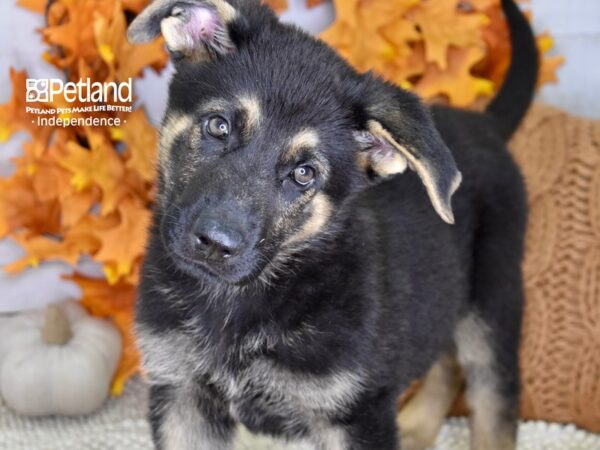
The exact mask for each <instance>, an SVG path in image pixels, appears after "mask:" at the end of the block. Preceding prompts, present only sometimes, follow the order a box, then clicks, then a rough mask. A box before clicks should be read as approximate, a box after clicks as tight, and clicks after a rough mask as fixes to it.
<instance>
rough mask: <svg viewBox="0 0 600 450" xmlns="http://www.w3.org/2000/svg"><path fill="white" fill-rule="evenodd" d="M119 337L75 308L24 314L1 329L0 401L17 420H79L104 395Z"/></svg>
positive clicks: (116, 356)
mask: <svg viewBox="0 0 600 450" xmlns="http://www.w3.org/2000/svg"><path fill="white" fill-rule="evenodd" d="M120 355H121V336H120V334H119V332H118V331H117V330H116V328H115V327H114V326H113V325H112V324H111V323H109V322H107V321H105V320H101V319H98V318H95V317H91V316H90V315H88V313H87V312H86V311H85V310H84V309H83V308H82V307H81V306H80V305H78V304H77V303H76V302H65V303H62V304H60V305H50V306H48V307H47V308H46V310H44V311H34V312H25V313H21V314H18V315H16V316H14V317H11V318H9V319H8V320H6V321H3V322H2V324H1V325H0V395H1V396H2V397H3V398H4V400H5V401H6V404H7V405H8V406H10V407H11V408H13V409H14V410H15V411H17V412H18V413H21V414H26V415H32V416H41V415H48V414H59V415H68V416H71V415H78V414H87V413H90V412H92V411H95V410H96V409H98V408H99V407H100V405H102V403H103V402H104V399H105V398H106V396H107V395H108V391H109V387H110V382H111V379H112V377H113V374H114V372H115V369H116V367H117V363H118V361H119V357H120Z"/></svg>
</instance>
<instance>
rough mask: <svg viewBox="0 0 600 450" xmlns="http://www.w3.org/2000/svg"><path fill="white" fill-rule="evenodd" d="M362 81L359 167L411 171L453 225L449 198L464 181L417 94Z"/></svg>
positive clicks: (357, 136)
mask: <svg viewBox="0 0 600 450" xmlns="http://www.w3.org/2000/svg"><path fill="white" fill-rule="evenodd" d="M363 82H364V84H363V86H362V88H361V89H360V99H359V100H358V102H357V103H358V106H359V110H358V113H359V120H360V122H361V125H360V127H359V130H357V131H356V132H355V139H356V141H357V143H358V144H359V148H360V151H359V163H360V164H361V165H362V166H363V167H364V168H365V169H367V170H369V171H370V172H372V173H374V174H376V175H379V176H388V175H392V174H396V173H401V172H404V170H405V169H406V168H407V167H410V168H411V169H412V170H414V171H415V172H417V174H418V175H419V177H420V178H421V181H422V182H423V184H424V185H425V188H426V190H427V194H428V195H429V198H430V200H431V203H432V204H433V207H434V208H435V210H436V212H437V213H438V214H439V216H440V217H441V218H442V219H443V220H444V221H446V222H448V223H454V214H453V213H452V206H451V198H452V195H453V194H454V192H455V191H456V189H457V188H458V186H459V185H460V182H461V179H462V177H461V174H460V172H459V171H458V169H457V168H456V163H455V161H454V158H453V157H452V154H451V153H450V150H448V147H446V144H444V142H443V141H442V138H441V136H440V135H439V133H438V131H437V130H436V128H435V125H434V124H433V121H432V120H431V117H430V116H429V114H428V112H427V110H426V109H425V108H424V106H423V105H422V104H421V102H420V101H419V100H418V99H417V97H416V96H414V95H412V94H410V93H408V92H406V91H403V90H401V89H399V88H397V87H396V86H393V85H391V84H388V83H385V82H383V81H381V80H378V79H374V78H372V77H371V76H370V75H367V76H365V78H364V80H363Z"/></svg>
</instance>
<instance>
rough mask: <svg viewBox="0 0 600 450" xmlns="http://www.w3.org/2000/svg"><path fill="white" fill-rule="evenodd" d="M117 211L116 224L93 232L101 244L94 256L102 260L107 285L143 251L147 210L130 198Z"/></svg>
mask: <svg viewBox="0 0 600 450" xmlns="http://www.w3.org/2000/svg"><path fill="white" fill-rule="evenodd" d="M118 211H119V216H120V222H119V225H118V226H116V227H114V228H110V229H108V230H104V231H96V232H95V235H96V236H97V237H98V239H100V241H101V242H102V245H101V248H100V250H99V251H98V252H97V253H96V254H95V255H94V259H95V260H97V261H100V262H102V263H103V265H104V274H105V275H106V278H107V280H108V283H109V284H115V283H116V282H117V281H118V280H119V279H121V278H122V277H124V276H127V275H129V274H130V273H131V272H132V270H133V267H134V262H135V260H136V259H138V258H141V257H142V255H143V254H144V249H145V245H146V235H147V231H148V226H149V223H150V211H148V209H146V208H144V207H143V206H142V205H138V204H136V203H135V202H134V201H133V200H130V199H126V200H124V201H122V202H121V204H120V205H119V207H118Z"/></svg>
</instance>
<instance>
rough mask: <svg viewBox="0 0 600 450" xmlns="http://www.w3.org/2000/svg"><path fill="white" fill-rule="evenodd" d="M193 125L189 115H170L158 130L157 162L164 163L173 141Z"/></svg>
mask: <svg viewBox="0 0 600 450" xmlns="http://www.w3.org/2000/svg"><path fill="white" fill-rule="evenodd" d="M193 123H194V119H193V118H192V116H189V115H183V114H182V115H179V114H176V115H171V116H169V117H168V118H167V120H166V121H165V124H164V125H163V126H162V128H161V129H160V145H159V161H166V159H167V158H168V157H169V153H170V152H171V147H172V146H173V143H174V142H175V140H176V139H177V138H178V137H179V135H180V134H181V133H183V132H184V131H185V130H186V129H187V128H190V127H191V126H192V125H193Z"/></svg>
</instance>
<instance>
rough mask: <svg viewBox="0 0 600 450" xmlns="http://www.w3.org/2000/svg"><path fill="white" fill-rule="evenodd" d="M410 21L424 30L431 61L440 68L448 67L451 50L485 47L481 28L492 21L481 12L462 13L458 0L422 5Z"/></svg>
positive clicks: (438, 1)
mask: <svg viewBox="0 0 600 450" xmlns="http://www.w3.org/2000/svg"><path fill="white" fill-rule="evenodd" d="M408 18H409V19H411V20H412V21H414V23H415V24H416V25H417V26H418V27H419V28H420V29H421V32H422V33H423V37H424V40H425V50H426V57H427V61H428V62H433V63H435V64H437V66H438V67H439V68H440V69H446V68H447V65H448V48H449V47H451V46H454V47H467V46H470V45H476V46H483V41H482V38H481V27H482V26H483V25H485V24H487V23H488V22H489V19H488V18H487V17H486V16H485V15H484V14H480V13H470V14H465V13H462V12H461V11H460V10H459V9H458V8H457V0H435V1H429V2H426V3H421V4H419V5H418V6H417V7H416V8H414V9H413V10H412V11H411V12H410V13H409V14H408Z"/></svg>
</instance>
